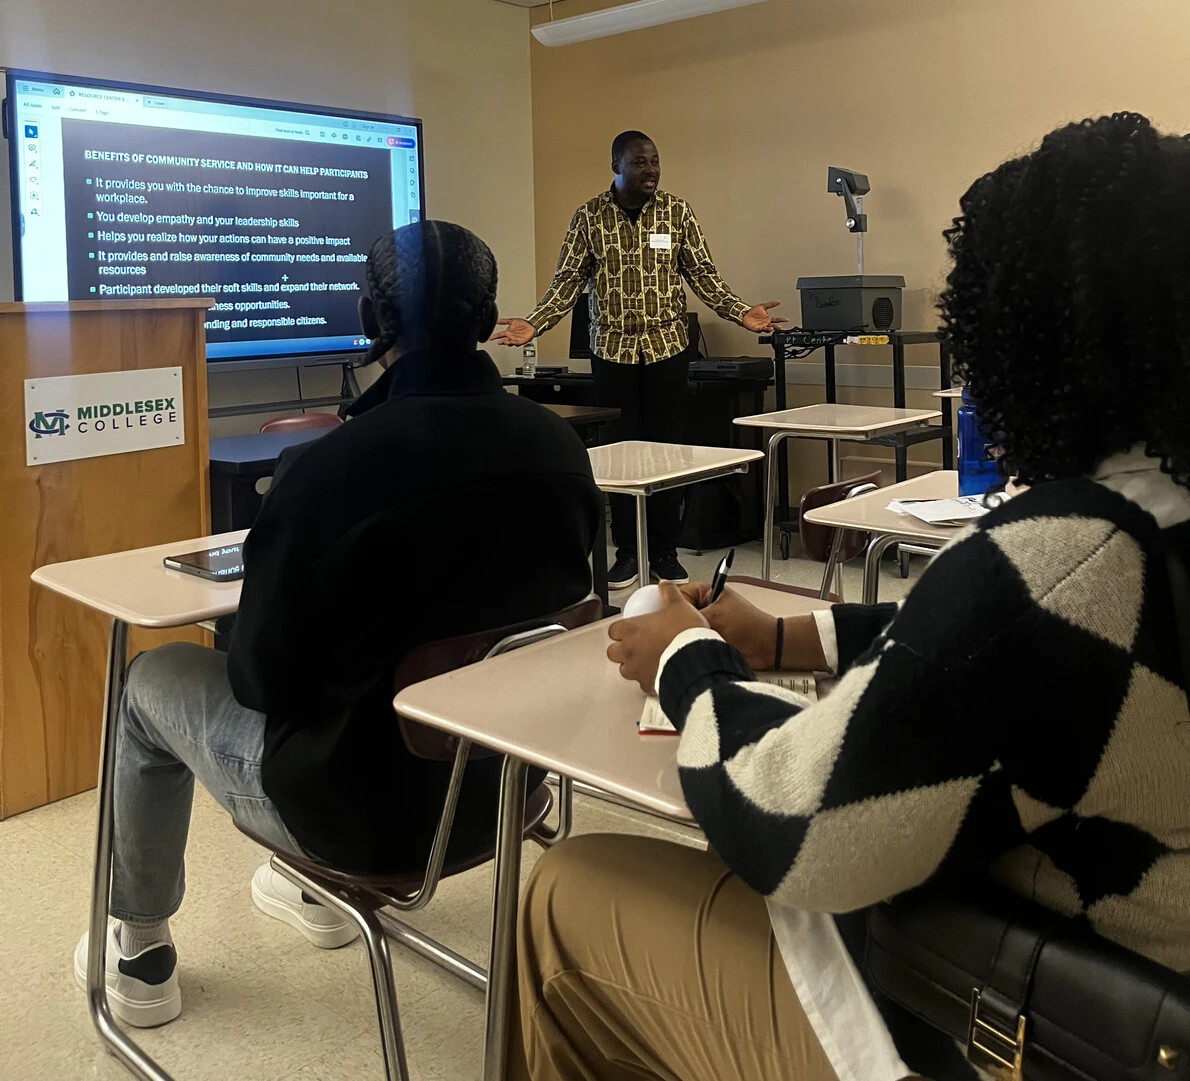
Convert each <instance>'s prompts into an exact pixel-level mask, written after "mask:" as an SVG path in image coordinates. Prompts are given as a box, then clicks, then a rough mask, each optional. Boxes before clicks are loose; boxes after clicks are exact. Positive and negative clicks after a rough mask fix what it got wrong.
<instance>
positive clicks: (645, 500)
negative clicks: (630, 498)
mask: <svg viewBox="0 0 1190 1081" xmlns="http://www.w3.org/2000/svg"><path fill="white" fill-rule="evenodd" d="M634 498H635V499H636V565H637V568H638V570H639V573H640V578H639V582H640V585H641V586H642V587H643V586H647V585H648V584H649V510H648V507H649V497H648V496H647V495H645V494H644V493H643V492H638V493H637V494H636V496H635V497H634Z"/></svg>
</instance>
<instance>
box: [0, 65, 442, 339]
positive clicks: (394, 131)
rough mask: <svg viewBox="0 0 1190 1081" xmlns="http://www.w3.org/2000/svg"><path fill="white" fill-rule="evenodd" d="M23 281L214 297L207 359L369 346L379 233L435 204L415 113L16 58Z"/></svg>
mask: <svg viewBox="0 0 1190 1081" xmlns="http://www.w3.org/2000/svg"><path fill="white" fill-rule="evenodd" d="M6 104H7V108H6V112H5V120H6V132H7V135H8V138H9V144H10V163H11V169H12V193H13V226H14V228H13V236H14V242H15V249H16V251H15V268H16V275H15V280H16V291H17V297H18V299H20V300H25V301H42V300H119V299H130V298H153V299H168V298H175V297H190V296H193V297H199V296H209V297H213V298H214V300H215V306H214V308H212V309H211V310H210V311H209V312H208V320H207V325H206V333H207V357H208V359H209V360H211V361H219V360H235V359H240V360H246V359H259V358H265V357H285V356H298V357H300V356H303V355H311V354H338V353H351V352H359V351H360V350H361V349H363V348H366V346H367V345H368V342H367V340H366V339H364V338H362V337H361V336H360V330H359V320H358V317H357V314H356V302H357V300H358V298H359V295H360V291H361V289H363V288H364V262H365V258H366V255H367V251H368V248H369V247H370V246H371V244H372V242H373V241H374V240H375V239H376V237H377V236H379V235H380V234H381V233H383V232H384V231H386V230H388V229H392V228H395V227H398V226H401V225H406V224H408V223H409V222H413V221H418V220H419V219H420V218H422V217H423V216H424V214H425V201H424V195H423V183H422V177H423V160H422V128H421V122H420V121H419V120H415V119H410V118H408V117H401V116H382V115H378V114H372V113H361V112H351V111H332V110H329V109H323V108H319V107H316V106H304V105H292V104H286V103H281V102H269V101H254V100H248V99H243V98H230V97H222V96H217V95H213V94H202V93H194V92H190V91H183V90H169V89H162V88H158V87H149V86H137V85H132V84H116V83H107V82H99V81H93V80H86V79H77V78H69V77H65V76H57V75H48V74H44V73H38V72H28V71H9V72H8V73H7V103H6Z"/></svg>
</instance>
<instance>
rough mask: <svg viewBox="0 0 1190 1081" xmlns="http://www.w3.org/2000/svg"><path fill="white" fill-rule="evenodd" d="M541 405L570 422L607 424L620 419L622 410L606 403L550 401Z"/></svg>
mask: <svg viewBox="0 0 1190 1081" xmlns="http://www.w3.org/2000/svg"><path fill="white" fill-rule="evenodd" d="M541 405H542V408H543V409H548V410H549V411H550V412H551V413H553V414H554V416H556V417H561V418H562V419H563V420H564V421H566V422H567V423H569V424H606V423H608V422H609V421H613V420H619V419H620V411H619V410H618V409H612V408H611V407H610V406H606V405H554V404H552V403H550V402H542V403H541Z"/></svg>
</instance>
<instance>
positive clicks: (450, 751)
mask: <svg viewBox="0 0 1190 1081" xmlns="http://www.w3.org/2000/svg"><path fill="white" fill-rule="evenodd" d="M602 616H603V602H602V601H600V600H599V598H598V597H595V596H590V597H587V598H586V599H584V600H582V601H580V602H579V603H577V604H573V605H571V606H570V607H569V608H565V609H563V610H562V611H560V612H557V613H554V614H553V615H549V616H545V617H542V618H540V619H536V620H528V621H526V622H523V623H519V624H516V625H513V626H508V627H500V628H496V629H493V630H489V631H481V632H478V633H475V634H469V635H463V636H460V637H457V638H449V639H442V640H440V641H436V642H428V643H425V644H424V645H421V646H419V647H417V648H416V649H414V650H413V651H412V652H410V653H409V654H408V655H407V656H406V657H405V658H404V659H403V660H402V661H401V663H400V665H399V666H398V668H397V672H396V678H395V685H396V690H397V691H399V690H401V689H403V688H404V687H407V686H410V685H411V684H413V683H420V682H421V681H423V680H426V679H430V678H431V677H433V676H436V675H441V674H442V673H444V672H449V671H452V670H453V669H456V668H462V667H464V666H465V665H468V664H474V663H476V662H477V661H482V660H486V659H488V658H490V657H495V656H498V655H499V654H502V653H507V652H509V651H511V650H514V649H520V648H522V647H524V646H527V645H532V644H533V643H534V642H540V641H544V640H545V639H547V638H552V637H553V636H554V635H557V634H562V633H564V632H565V631H567V630H573V629H574V628H575V627H580V626H583V625H585V624H587V623H593V622H595V621H596V620H598V619H600V618H602ZM393 720H394V723H398V724H399V725H400V727H401V735H402V738H403V740H404V742H405V745H406V747H407V748H408V749H409V751H410V753H412V754H413V755H415V756H417V757H419V758H424V759H428V760H432V761H450V762H452V763H453V765H452V768H451V774H450V781H449V783H448V786H447V791H446V799H445V801H444V805H443V809H442V817H441V819H440V820H439V822H438V827H437V830H436V831H435V834H434V839H433V842H432V844H431V846H430V853H429V858H428V860H427V862H426V865H425V866H424V867H407V868H400V869H396V870H393V871H390V872H387V873H385V874H356V873H353V872H349V871H343V870H340V869H338V868H335V867H331V866H329V865H327V864H324V863H320V862H318V861H317V860H314V859H311V858H309V857H307V856H301V855H298V854H296V853H292V852H275V853H274V855H273V857H272V860H271V863H272V866H273V869H274V870H276V871H277V873H278V874H280V875H282V876H283V877H285V878H286V879H288V880H289V881H290V882H292V883H293V884H294V885H295V886H297V887H298V888H299V889H302V890H304V891H305V892H306V893H307V894H309V895H310V896H312V897H314V898H315V899H316V900H317V901H318V902H319V903H320V904H323V905H326V906H327V907H329V908H332V909H334V910H336V911H338V912H341V913H342V914H343V915H344V916H346V917H347V918H348V919H350V920H351V921H352V922H354V923H355V925H356V926H357V927H358V928H359V930H360V936H361V938H362V939H363V942H364V946H365V948H366V950H367V952H368V960H369V963H370V965H371V970H372V982H373V986H374V990H375V994H376V1012H377V1017H378V1020H379V1024H380V1042H381V1047H382V1050H383V1053H384V1064H385V1076H386V1077H387V1078H388V1081H408V1077H409V1070H408V1066H407V1065H406V1061H405V1042H404V1037H403V1035H402V1033H401V1021H400V1013H399V1011H398V1008H397V991H396V985H395V983H394V980H393V972H392V961H391V957H390V955H389V949H388V938H387V937H386V935H388V936H391V937H392V938H393V939H395V940H396V941H397V942H399V943H400V944H401V945H403V946H406V947H407V948H409V949H411V950H413V951H414V952H416V953H418V954H420V955H421V956H422V957H425V958H426V959H427V960H430V961H432V962H434V963H435V964H436V965H438V966H440V967H441V968H444V969H445V970H446V971H447V972H449V973H451V974H452V975H454V976H457V977H458V978H459V979H461V980H463V981H464V982H466V983H467V984H469V985H470V986H472V987H474V988H476V989H477V990H480V991H486V989H487V984H488V976H487V972H486V971H485V970H484V969H483V968H481V967H480V966H479V965H477V964H475V962H473V961H471V960H469V959H467V958H466V957H463V956H461V955H460V954H458V953H456V952H455V951H454V950H452V949H450V948H449V947H448V946H444V945H443V944H442V943H440V942H438V941H436V940H435V939H433V938H431V937H429V936H428V935H425V934H423V933H422V932H420V931H417V930H415V929H414V928H412V927H410V926H409V925H408V924H406V923H404V922H403V921H401V920H399V919H397V918H396V917H395V916H393V915H391V914H389V913H388V912H385V911H383V910H384V909H396V910H398V911H401V912H413V911H416V910H418V909H421V908H424V907H425V906H426V905H428V904H429V903H430V901H431V899H432V898H433V896H434V893H435V892H436V890H437V888H438V884H439V882H440V881H441V880H442V879H443V878H449V877H452V876H453V875H457V874H461V873H462V872H464V871H468V870H471V869H472V868H474V867H478V866H480V865H481V864H484V863H487V862H488V861H490V860H491V859H492V858H493V857H494V855H495V851H496V846H497V843H498V838H497V830H496V825H497V823H496V821H493V823H492V831H491V833H490V834H487V835H485V836H483V837H482V838H480V839H478V840H477V841H475V842H474V843H472V844H467V845H459V844H455V845H452V844H451V827H452V826H453V824H454V816H455V810H456V808H457V806H458V799H459V793H460V792H461V791H462V787H463V776H464V771H465V769H466V765H467V762H468V761H470V760H473V759H477V758H487V757H493V756H497V752H494V751H488V750H486V749H484V748H476V747H474V746H473V745H472V744H471V742H470V741H469V740H465V739H457V738H456V737H454V736H449V735H447V734H445V733H441V732H438V731H436V730H434V729H431V728H427V727H425V726H423V725H419V724H416V723H415V722H412V721H407V720H405V719H403V718H397V717H394V718H393ZM553 802H554V801H553V796H552V794H551V793H550V790H549V788H548V787H547V786H546V785H545V784H542V785H541V786H540V787H539V788H538V789H537V791H536V792H534V793H533V794H532V795H531V796H530V798H529V799H528V801H527V802H526V804H525V818H524V836H525V837H527V838H530V839H531V840H534V841H537V842H538V843H539V844H541V845H542V846H543V847H548V846H550V845H553V844H556V843H558V842H559V841H562V840H564V839H565V838H566V836H567V835H568V834H569V832H570V826H571V813H572V798H571V786H570V781H569V780H568V779H565V778H564V779H562V781H561V782H560V784H559V789H558V822H557V825H556V826H554V827H552V828H551V827H547V826H546V825H545V824H544V823H545V819H546V817H547V816H548V815H549V812H550V808H551V806H552V804H553ZM236 827H237V828H238V829H239V830H240V832H241V833H244V834H246V835H247V836H248V837H250V838H252V839H253V840H254V841H256V842H257V843H258V844H260V845H261V846H262V847H264V848H270V849H271V848H273V845H272V844H271V843H270V842H268V841H267V840H265V839H264V838H262V837H259V836H257V835H256V834H254V833H253V832H252V831H251V830H250V829H248V828H247V827H245V826H243V825H242V824H240V823H238V822H237V823H236ZM503 886H505V887H506V886H507V884H503ZM510 892H511V894H512V897H511V898H510V897H509V896H507V894H508V893H510ZM510 904H511V905H512V906H513V907H514V910H515V904H516V884H515V883H513V884H512V885H511V888H502V884H501V883H499V882H497V883H495V885H494V887H493V891H492V921H493V926H495V924H496V923H497V921H501V920H506V919H508V918H509V915H508V906H509V905H510Z"/></svg>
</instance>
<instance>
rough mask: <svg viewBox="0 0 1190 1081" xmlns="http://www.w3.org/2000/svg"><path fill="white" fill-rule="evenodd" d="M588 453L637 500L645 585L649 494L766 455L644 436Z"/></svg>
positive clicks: (600, 474) (742, 468)
mask: <svg viewBox="0 0 1190 1081" xmlns="http://www.w3.org/2000/svg"><path fill="white" fill-rule="evenodd" d="M935 415H936V414H935ZM588 453H589V454H590V455H591V472H592V473H593V474H594V476H595V483H596V485H598V486H599V488H600V489H601V490H603V491H605V492H611V493H613V494H620V495H630V496H632V497H633V498H634V499H635V500H636V558H637V563H638V566H639V579H638V580H639V582H640V584H641V585H642V586H643V585H647V584H648V582H649V527H648V520H647V511H646V506H647V503H646V501H647V499H648V497H649V496H650V495H652V494H653V493H654V492H663V491H666V490H667V489H670V488H681V487H683V486H684V485H687V484H696V483H698V482H699V481H701V480H710V479H712V478H713V477H723V476H726V475H727V474H729V473H746V472H747V471H748V466H749V465H750V464H751V463H752V462H754V461H756V460H757V459H758V458H763V457H764V454H763V453H762V452H761V451H758V450H747V449H745V448H742V447H694V446H689V445H687V444H685V443H650V442H647V441H643V440H639V439H630V440H627V441H626V442H623V443H609V444H608V445H607V446H604V447H592V448H591V450H590V451H589V452H588Z"/></svg>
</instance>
